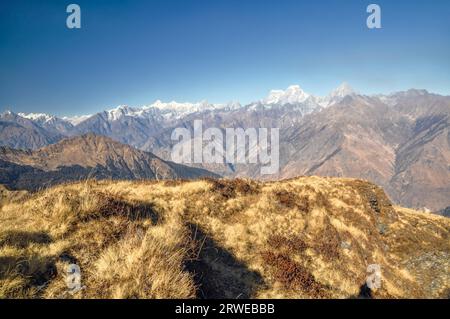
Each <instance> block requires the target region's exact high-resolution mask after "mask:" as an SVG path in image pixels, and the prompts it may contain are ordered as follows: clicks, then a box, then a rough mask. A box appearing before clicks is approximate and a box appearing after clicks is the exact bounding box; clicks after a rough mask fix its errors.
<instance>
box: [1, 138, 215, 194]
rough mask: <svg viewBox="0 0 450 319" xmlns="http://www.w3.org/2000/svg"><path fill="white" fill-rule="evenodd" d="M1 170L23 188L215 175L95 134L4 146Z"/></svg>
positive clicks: (8, 180)
mask: <svg viewBox="0 0 450 319" xmlns="http://www.w3.org/2000/svg"><path fill="white" fill-rule="evenodd" d="M0 172H1V174H0V183H3V184H7V185H9V186H11V187H13V188H23V189H36V188H40V187H42V186H45V185H51V184H55V183H60V182H66V181H72V180H80V179H86V178H100V179H104V178H112V179H168V178H170V179H177V178H197V177H202V176H203V177H205V176H214V174H212V173H210V172H208V171H206V170H202V169H197V168H191V167H186V166H183V165H179V164H175V163H171V162H167V161H163V160H161V159H160V158H158V157H156V156H155V155H153V154H151V153H148V152H143V151H140V150H137V149H135V148H133V147H131V146H128V145H124V144H121V143H119V142H115V141H113V140H112V139H110V138H107V137H103V136H97V135H94V134H87V135H83V136H79V137H74V138H69V139H64V140H62V141H60V142H59V143H57V144H53V145H49V146H46V147H43V148H41V149H38V150H35V151H21V150H14V149H8V148H0Z"/></svg>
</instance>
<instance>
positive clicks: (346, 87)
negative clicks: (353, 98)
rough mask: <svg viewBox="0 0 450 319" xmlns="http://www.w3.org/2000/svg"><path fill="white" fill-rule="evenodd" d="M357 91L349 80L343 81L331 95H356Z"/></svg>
mask: <svg viewBox="0 0 450 319" xmlns="http://www.w3.org/2000/svg"><path fill="white" fill-rule="evenodd" d="M354 94H356V91H355V90H353V88H352V87H351V86H350V84H348V83H347V82H344V83H342V84H341V85H339V86H338V87H337V88H335V89H334V90H333V91H331V93H330V94H329V97H331V98H333V97H346V96H347V95H354Z"/></svg>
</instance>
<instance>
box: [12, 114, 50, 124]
mask: <svg viewBox="0 0 450 319" xmlns="http://www.w3.org/2000/svg"><path fill="white" fill-rule="evenodd" d="M18 115H19V116H21V117H23V118H26V119H29V120H32V121H37V122H41V123H46V122H50V121H52V120H54V119H55V116H53V115H49V114H45V113H18Z"/></svg>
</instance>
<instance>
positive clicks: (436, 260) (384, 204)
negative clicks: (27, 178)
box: [0, 177, 450, 298]
mask: <svg viewBox="0 0 450 319" xmlns="http://www.w3.org/2000/svg"><path fill="white" fill-rule="evenodd" d="M9 196H11V197H14V196H13V194H11V193H10V195H9ZM449 234H450V220H449V219H447V218H444V217H440V216H434V215H430V214H424V213H418V212H415V211H412V210H408V209H403V208H399V207H393V206H392V205H391V203H390V201H389V200H388V199H387V197H386V196H385V194H384V192H383V191H382V190H381V189H380V188H378V187H376V186H374V185H373V184H370V183H367V182H364V181H360V180H352V179H337V178H334V179H333V178H318V177H305V178H297V179H291V180H285V181H280V182H265V183H263V182H255V181H247V180H239V179H238V180H198V181H192V182H182V181H175V182H174V181H165V182H164V181H161V182H131V181H121V182H111V181H109V182H108V181H100V182H93V181H91V182H87V183H86V182H85V183H79V184H70V185H61V186H57V187H54V188H51V189H47V190H45V191H41V192H38V193H35V194H31V195H26V196H25V197H24V196H23V195H22V196H21V197H20V199H17V197H16V199H14V198H12V199H10V200H6V201H3V202H2V206H1V207H0V261H1V262H0V298H4V297H10V298H18V297H26V298H41V297H43V298H191V297H199V298H246V297H251V298H355V297H369V296H372V297H374V298H424V297H427V298H436V297H441V298H446V297H448V296H449V293H450V277H449V275H450V274H449V272H448V269H449V261H450V258H449V257H450V240H449ZM70 263H75V264H77V265H78V266H79V267H80V269H81V274H82V284H83V286H84V287H85V288H84V289H83V290H81V291H80V292H78V293H76V294H75V295H73V296H72V295H71V294H69V293H68V292H67V289H68V288H67V286H66V283H65V276H66V269H67V266H68V265H69V264H70ZM371 264H377V265H379V266H380V269H381V287H379V288H378V289H373V290H370V289H367V286H365V283H366V279H367V276H368V275H369V273H368V272H367V271H368V266H369V265H371Z"/></svg>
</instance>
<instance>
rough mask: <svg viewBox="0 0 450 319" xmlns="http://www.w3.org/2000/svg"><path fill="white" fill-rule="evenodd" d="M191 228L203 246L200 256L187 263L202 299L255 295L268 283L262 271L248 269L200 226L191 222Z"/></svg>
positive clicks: (197, 241) (199, 244)
mask: <svg viewBox="0 0 450 319" xmlns="http://www.w3.org/2000/svg"><path fill="white" fill-rule="evenodd" d="M189 228H190V231H191V234H192V238H194V240H195V241H196V243H197V249H200V250H199V253H198V256H197V258H195V259H193V260H191V261H189V262H188V263H187V264H186V268H187V269H188V271H190V272H191V273H193V274H194V279H195V282H196V284H197V286H198V290H197V297H198V298H203V299H224V298H232V299H237V298H240V299H243V298H244V299H245V298H251V297H253V296H254V294H255V292H256V290H257V289H258V288H260V287H263V286H264V281H263V278H262V277H261V275H260V274H259V273H258V272H256V271H252V270H250V269H248V268H247V266H246V265H245V264H244V263H242V262H240V261H238V260H237V259H236V258H235V257H234V256H233V254H232V253H230V252H228V251H227V250H226V249H224V248H223V247H220V246H219V245H218V244H217V243H216V242H215V241H214V239H212V238H211V237H209V236H208V235H206V234H205V233H204V232H203V231H202V230H201V229H200V228H199V227H198V226H197V225H194V224H191V225H189Z"/></svg>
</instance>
